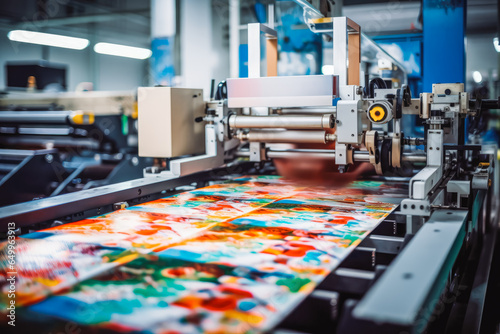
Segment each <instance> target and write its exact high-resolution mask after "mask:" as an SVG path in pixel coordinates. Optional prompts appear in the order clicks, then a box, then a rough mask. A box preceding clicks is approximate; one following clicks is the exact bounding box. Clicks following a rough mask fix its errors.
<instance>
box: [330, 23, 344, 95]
mask: <svg viewBox="0 0 500 334" xmlns="http://www.w3.org/2000/svg"><path fill="white" fill-rule="evenodd" d="M333 74H335V75H338V76H339V86H345V85H347V18H346V17H336V18H334V19H333Z"/></svg>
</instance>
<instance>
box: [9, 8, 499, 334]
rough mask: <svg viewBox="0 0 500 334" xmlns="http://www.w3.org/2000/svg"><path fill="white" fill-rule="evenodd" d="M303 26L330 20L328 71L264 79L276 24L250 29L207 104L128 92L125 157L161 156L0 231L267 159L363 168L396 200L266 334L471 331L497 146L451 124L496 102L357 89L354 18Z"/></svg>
mask: <svg viewBox="0 0 500 334" xmlns="http://www.w3.org/2000/svg"><path fill="white" fill-rule="evenodd" d="M316 22H317V25H318V26H319V25H325V26H328V25H329V26H330V29H331V28H333V29H331V30H333V34H334V50H336V51H335V53H334V69H335V73H334V74H333V75H309V76H295V77H279V76H276V54H277V51H276V32H275V31H274V30H273V29H271V28H269V27H268V26H266V25H263V24H250V25H249V29H248V30H249V78H232V79H228V80H227V81H226V83H221V84H220V85H219V90H218V93H217V94H216V98H215V99H211V100H210V101H204V100H203V93H202V91H201V90H199V89H185V88H169V87H147V88H139V91H138V103H139V125H138V126H139V154H140V155H141V156H144V157H155V158H162V159H165V160H164V162H165V163H164V164H162V163H159V164H157V165H155V166H151V167H148V168H146V169H145V170H144V177H143V178H140V179H137V180H132V181H127V182H123V183H118V184H114V185H108V186H103V187H98V188H94V189H89V190H83V191H80V192H78V193H74V194H66V195H61V196H56V197H51V198H45V199H41V200H37V201H32V202H29V203H22V204H16V205H12V206H8V207H3V208H0V228H1V229H2V231H5V230H6V228H7V223H8V222H15V223H16V226H17V227H19V231H18V232H19V233H20V234H21V233H25V232H29V231H33V230H38V229H41V228H44V227H47V226H50V225H51V224H54V222H57V223H58V224H60V223H66V222H71V221H76V220H80V219H83V218H85V217H90V216H94V215H97V214H103V213H106V212H110V211H112V210H116V209H119V208H123V207H126V206H128V205H134V204H138V203H143V202H146V201H151V200H154V199H156V198H160V197H165V196H168V195H171V194H175V193H177V192H180V191H183V190H185V189H187V187H201V186H204V185H206V184H210V183H214V182H221V181H224V180H227V179H231V178H232V177H234V176H235V175H245V174H252V173H253V174H255V173H257V174H258V173H263V174H266V173H270V172H271V173H272V172H274V170H273V167H272V166H271V165H270V164H269V161H270V160H272V159H276V158H286V159H310V158H311V159H323V160H327V161H330V162H331V164H335V165H336V166H337V167H338V170H339V173H349V170H350V168H352V166H353V164H356V163H361V162H364V163H370V164H371V165H373V167H374V169H375V171H376V174H377V176H373V177H372V178H374V179H379V180H385V181H386V182H398V183H400V184H405V185H407V189H408V193H407V196H406V198H403V199H402V198H393V199H388V200H392V201H394V202H395V203H399V204H400V205H399V207H398V208H397V209H396V210H395V211H394V212H393V213H392V214H391V215H390V216H389V217H388V218H387V219H385V220H384V221H383V222H382V223H380V225H379V226H378V227H377V228H376V229H375V230H374V231H373V232H372V233H371V234H370V235H369V236H368V237H366V238H365V239H364V241H363V242H362V243H361V244H360V245H359V246H358V247H357V248H356V249H355V250H354V251H353V252H352V253H351V254H350V255H349V256H348V257H347V258H346V259H345V260H344V261H343V262H342V263H341V264H340V266H339V267H338V268H336V269H335V270H334V271H333V272H332V273H331V274H330V275H329V276H328V277H327V278H326V279H325V280H324V281H323V282H322V283H321V284H320V285H319V286H318V287H317V288H316V290H315V291H314V292H313V293H312V294H311V295H310V296H309V297H308V298H307V299H305V300H304V301H303V302H302V303H301V304H300V305H298V306H297V307H296V308H295V309H294V310H293V311H292V312H291V313H290V314H289V315H288V316H287V317H285V318H284V319H283V320H282V322H281V323H280V324H279V325H278V326H277V327H276V328H275V329H274V330H273V332H274V333H300V332H337V333H367V332H371V333H421V332H430V333H445V332H446V333H458V332H462V333H478V332H479V330H480V327H481V319H482V316H483V307H484V300H485V295H486V288H487V285H488V277H489V273H490V268H491V260H492V256H493V249H494V246H495V243H496V235H497V226H498V198H499V197H498V189H499V188H498V179H499V178H498V168H496V162H497V161H496V160H497V148H496V147H494V146H493V145H467V144H466V138H465V123H466V121H467V119H468V118H469V117H477V116H478V114H479V113H481V111H482V110H485V109H493V108H499V102H498V101H496V100H495V101H490V100H483V101H480V100H472V99H470V98H469V94H468V93H466V92H465V91H464V85H463V84H461V83H449V84H447V83H442V84H435V85H433V89H432V92H427V93H423V94H421V96H420V97H419V98H413V97H412V96H411V93H410V91H409V89H408V88H407V86H406V85H404V84H403V85H400V87H397V88H391V87H387V86H386V84H385V83H384V82H383V81H381V80H380V79H372V80H370V81H368V82H365V83H364V85H363V86H364V87H363V86H362V85H361V84H360V77H361V75H360V72H359V63H360V51H359V48H360V43H359V38H360V37H361V34H360V28H359V26H358V25H357V24H356V23H354V22H353V21H351V20H349V19H348V18H345V17H338V18H334V19H321V20H317V21H316ZM261 32H263V33H264V34H265V41H266V44H267V45H266V52H267V76H262V71H261V68H260V67H261V66H260V65H261V64H260V54H261V52H260V50H261V46H262V45H261V37H260V34H261ZM356 41H357V42H356ZM174 111H175V112H174ZM179 111H182V112H179ZM403 115H416V116H417V117H418V118H419V119H421V120H422V121H423V123H424V130H425V135H424V137H423V138H412V137H405V135H404V133H405V131H410V130H411V129H405V128H404V127H403V126H402V118H403ZM333 143H334V144H335V148H331V145H330V144H333ZM276 144H291V145H299V146H292V147H293V148H283V147H280V146H278V145H276ZM307 145H315V146H314V147H317V145H324V147H325V148H324V149H318V148H314V149H312V148H303V147H307ZM415 170H416V171H417V172H416V173H414V171H415ZM408 175H411V176H408Z"/></svg>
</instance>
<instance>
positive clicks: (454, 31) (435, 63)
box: [422, 0, 465, 92]
mask: <svg viewBox="0 0 500 334" xmlns="http://www.w3.org/2000/svg"><path fill="white" fill-rule="evenodd" d="M444 2H445V3H447V5H443V4H442V2H439V1H434V0H424V2H423V13H422V14H423V30H424V32H423V41H424V42H423V43H424V50H423V91H424V92H430V91H432V84H433V83H444V82H464V80H465V35H464V27H465V0H459V1H444ZM443 41H446V43H443Z"/></svg>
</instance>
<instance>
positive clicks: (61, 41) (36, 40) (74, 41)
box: [7, 30, 89, 50]
mask: <svg viewBox="0 0 500 334" xmlns="http://www.w3.org/2000/svg"><path fill="white" fill-rule="evenodd" d="M7 37H8V38H9V39H10V40H11V41H15V42H22V43H31V44H38V45H48V46H55V47H58V48H67V49H74V50H83V49H85V48H86V47H87V46H88V45H89V40H88V39H85V38H77V37H69V36H62V35H55V34H47V33H44V32H36V31H28V30H12V31H9V33H8V34H7Z"/></svg>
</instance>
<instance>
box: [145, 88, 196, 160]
mask: <svg viewBox="0 0 500 334" xmlns="http://www.w3.org/2000/svg"><path fill="white" fill-rule="evenodd" d="M137 99H138V107H139V111H138V112H139V115H138V117H139V119H138V122H139V156H141V157H155V158H171V157H178V156H181V155H187V154H199V153H204V152H205V123H204V122H196V121H195V119H196V118H198V117H203V116H204V115H205V102H204V101H203V90H202V89H189V88H171V87H139V91H138V94H137Z"/></svg>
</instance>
